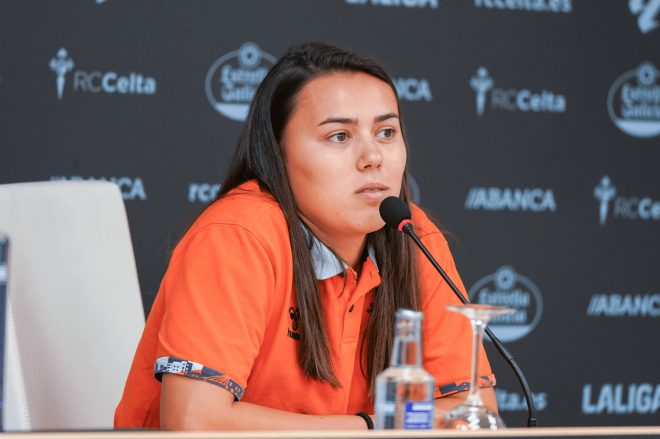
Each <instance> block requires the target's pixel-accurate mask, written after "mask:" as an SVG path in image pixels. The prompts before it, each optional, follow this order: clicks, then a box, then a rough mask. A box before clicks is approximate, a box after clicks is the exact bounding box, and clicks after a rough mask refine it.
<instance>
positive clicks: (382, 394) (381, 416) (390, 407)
mask: <svg viewBox="0 0 660 439" xmlns="http://www.w3.org/2000/svg"><path fill="white" fill-rule="evenodd" d="M422 318H423V314H422V313H421V312H419V311H412V310H409V309H400V310H398V311H397V312H396V336H395V338H394V348H393V349H392V360H391V361H390V367H389V368H387V369H385V370H384V371H382V372H381V373H380V374H379V375H378V377H377V378H376V401H375V408H376V422H375V425H374V426H375V428H376V429H378V430H382V429H391V428H402V429H406V430H420V429H431V428H433V415H434V412H435V405H434V403H433V391H434V388H435V379H433V376H432V375H431V374H430V373H428V372H427V371H425V370H424V368H423V367H422Z"/></svg>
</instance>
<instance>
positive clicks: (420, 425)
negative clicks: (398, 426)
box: [403, 401, 435, 430]
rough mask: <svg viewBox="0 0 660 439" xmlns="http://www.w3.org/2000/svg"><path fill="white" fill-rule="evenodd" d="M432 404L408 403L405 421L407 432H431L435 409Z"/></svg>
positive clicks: (404, 426) (404, 425)
mask: <svg viewBox="0 0 660 439" xmlns="http://www.w3.org/2000/svg"><path fill="white" fill-rule="evenodd" d="M434 408H435V405H434V404H433V402H432V401H430V402H407V403H406V414H405V417H404V421H403V428H404V429H405V430H430V429H432V428H433V409H434Z"/></svg>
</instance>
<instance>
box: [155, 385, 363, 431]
mask: <svg viewBox="0 0 660 439" xmlns="http://www.w3.org/2000/svg"><path fill="white" fill-rule="evenodd" d="M160 427H161V429H163V430H176V431H194V430H198V431H199V430H366V429H367V424H366V423H365V422H364V419H362V418H360V417H358V416H350V415H332V416H317V415H301V414H298V413H289V412H285V411H282V410H276V409H271V408H268V407H262V406H259V405H255V404H250V403H247V402H236V401H234V395H232V394H231V393H230V392H229V391H227V390H225V389H223V388H222V387H219V386H216V385H213V384H210V383H206V382H204V381H200V380H196V379H193V378H188V377H184V376H181V375H173V374H170V373H164V374H163V384H162V387H161V395H160Z"/></svg>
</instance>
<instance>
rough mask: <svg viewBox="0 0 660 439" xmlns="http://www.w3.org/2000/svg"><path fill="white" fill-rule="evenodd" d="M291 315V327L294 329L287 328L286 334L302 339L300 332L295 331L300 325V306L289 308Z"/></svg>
mask: <svg viewBox="0 0 660 439" xmlns="http://www.w3.org/2000/svg"><path fill="white" fill-rule="evenodd" d="M289 317H291V328H293V331H292V330H291V329H289V328H287V330H286V331H287V333H286V336H287V337H290V338H292V339H294V340H298V341H300V334H299V333H297V332H294V331H297V330H298V328H299V327H300V313H299V312H298V308H294V307H291V308H289Z"/></svg>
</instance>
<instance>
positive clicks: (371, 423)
mask: <svg viewBox="0 0 660 439" xmlns="http://www.w3.org/2000/svg"><path fill="white" fill-rule="evenodd" d="M355 416H359V417H361V418H362V419H364V422H366V423H367V428H368V429H369V430H373V429H374V421H372V420H371V416H369V415H368V414H366V413H364V412H360V413H356V414H355Z"/></svg>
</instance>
